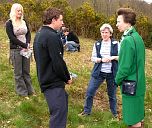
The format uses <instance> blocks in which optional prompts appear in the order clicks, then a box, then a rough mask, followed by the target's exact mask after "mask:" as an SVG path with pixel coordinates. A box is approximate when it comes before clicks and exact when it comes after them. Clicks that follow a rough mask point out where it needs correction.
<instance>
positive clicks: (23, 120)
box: [0, 26, 152, 128]
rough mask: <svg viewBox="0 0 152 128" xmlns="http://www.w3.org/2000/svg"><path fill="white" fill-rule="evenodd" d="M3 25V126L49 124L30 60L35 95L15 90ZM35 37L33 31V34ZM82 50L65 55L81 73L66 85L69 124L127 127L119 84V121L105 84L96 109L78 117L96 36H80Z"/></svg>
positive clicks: (151, 60) (149, 74)
mask: <svg viewBox="0 0 152 128" xmlns="http://www.w3.org/2000/svg"><path fill="white" fill-rule="evenodd" d="M4 30H5V29H4V27H2V26H1V27H0V128H48V120H49V113H48V108H47V105H46V102H45V100H44V96H43V94H42V93H41V92H40V89H39V85H38V82H37V75H36V70H35V62H34V59H32V62H31V77H32V83H33V86H34V88H35V90H36V95H37V96H36V97H30V100H25V99H24V98H22V97H19V96H17V95H16V94H15V91H14V78H13V70H12V66H11V65H9V63H8V57H9V43H8V39H7V36H6V34H5V31H4ZM32 37H34V33H33V34H32ZM80 42H81V52H75V53H67V52H65V56H64V59H65V61H66V63H67V65H68V68H69V70H70V71H71V72H73V73H76V74H77V75H78V78H77V79H74V82H73V84H72V85H70V86H69V85H68V86H66V90H67V92H68V93H69V113H68V122H67V128H126V126H125V124H124V123H123V122H122V116H121V95H120V91H119V88H118V91H117V98H118V112H119V118H120V121H116V120H113V119H112V115H111V113H110V111H109V105H108V99H107V93H106V86H105V84H104V85H103V86H101V87H100V88H99V90H98V92H97V95H96V97H95V100H94V107H93V113H92V115H91V116H89V117H78V113H80V112H81V111H82V108H83V103H84V97H85V92H86V88H87V85H88V81H89V79H90V73H91V69H92V67H93V64H92V62H91V61H90V56H91V51H92V46H93V43H94V40H92V39H86V38H83V37H80ZM146 78H147V79H146V83H147V93H146V98H145V106H146V110H145V113H146V117H145V123H146V125H145V128H152V51H151V50H146Z"/></svg>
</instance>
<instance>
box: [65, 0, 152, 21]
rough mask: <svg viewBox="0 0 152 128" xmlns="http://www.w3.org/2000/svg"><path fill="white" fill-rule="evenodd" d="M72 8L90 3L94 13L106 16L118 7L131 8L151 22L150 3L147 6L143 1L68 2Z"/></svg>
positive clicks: (151, 11)
mask: <svg viewBox="0 0 152 128" xmlns="http://www.w3.org/2000/svg"><path fill="white" fill-rule="evenodd" d="M68 2H69V4H70V5H71V6H72V8H75V9H76V8H78V7H80V6H81V5H82V3H83V2H89V3H91V5H92V7H93V8H94V9H95V10H96V12H99V13H103V14H104V15H106V16H111V15H113V14H115V12H116V10H117V9H118V8H120V7H131V8H133V9H134V10H135V11H137V14H141V13H142V14H144V15H146V16H148V17H149V18H150V19H151V20H152V15H151V14H152V3H151V4H148V3H147V2H145V1H143V0H68Z"/></svg>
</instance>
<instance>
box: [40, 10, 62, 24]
mask: <svg viewBox="0 0 152 128" xmlns="http://www.w3.org/2000/svg"><path fill="white" fill-rule="evenodd" d="M62 14H63V12H62V11H61V10H60V9H58V8H48V9H47V10H45V11H44V13H43V19H42V20H43V24H44V25H48V24H51V23H52V19H53V18H54V19H58V18H59V17H60V15H62Z"/></svg>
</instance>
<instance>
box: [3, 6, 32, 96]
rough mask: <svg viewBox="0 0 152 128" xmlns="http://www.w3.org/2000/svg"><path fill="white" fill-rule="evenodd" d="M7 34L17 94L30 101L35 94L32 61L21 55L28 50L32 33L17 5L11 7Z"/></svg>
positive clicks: (21, 8) (20, 7)
mask: <svg viewBox="0 0 152 128" xmlns="http://www.w3.org/2000/svg"><path fill="white" fill-rule="evenodd" d="M6 33H7V35H8V38H9V42H10V59H11V61H12V64H13V67H14V77H15V88H16V93H17V94H18V95H20V96H24V97H25V98H26V99H29V97H28V96H29V95H32V94H34V89H33V87H32V82H31V77H30V59H29V58H26V57H23V56H22V55H21V54H20V51H21V50H28V49H29V44H30V40H31V33H30V30H29V28H28V25H27V23H26V22H25V20H24V19H23V7H22V5H21V4H18V3H15V4H13V5H12V7H11V11H10V19H9V20H8V21H7V22H6Z"/></svg>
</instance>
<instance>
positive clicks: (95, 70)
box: [92, 39, 118, 78]
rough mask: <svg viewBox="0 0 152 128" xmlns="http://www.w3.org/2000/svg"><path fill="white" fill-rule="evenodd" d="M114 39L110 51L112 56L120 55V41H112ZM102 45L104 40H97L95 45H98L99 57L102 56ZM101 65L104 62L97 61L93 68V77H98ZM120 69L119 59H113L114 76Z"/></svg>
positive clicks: (112, 69)
mask: <svg viewBox="0 0 152 128" xmlns="http://www.w3.org/2000/svg"><path fill="white" fill-rule="evenodd" d="M113 41H114V40H113V39H112V40H111V51H110V55H111V56H118V43H116V44H114V43H112V42H113ZM97 44H98V45H97ZM101 45H102V40H99V41H97V42H95V46H96V52H97V57H98V58H102V56H101V54H100V49H101ZM101 66H102V62H101V63H95V65H94V67H93V70H92V77H95V78H98V76H99V74H100V71H101ZM117 70H118V61H117V60H112V67H111V71H112V74H113V76H114V77H115V76H116V73H117Z"/></svg>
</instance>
